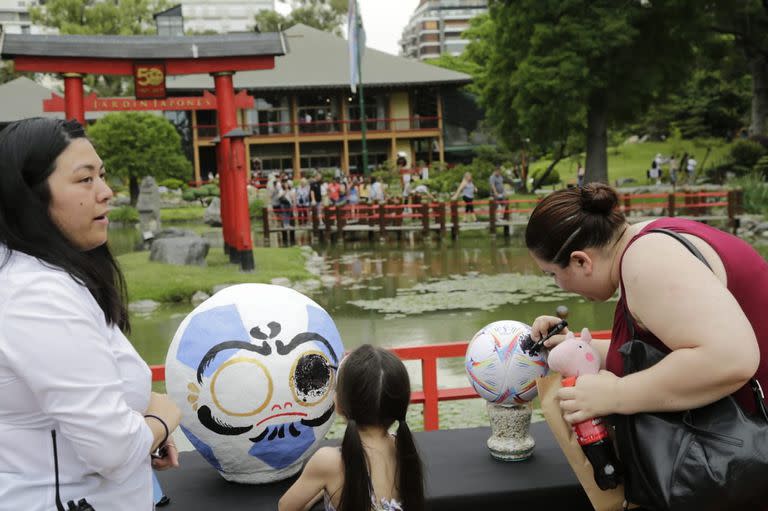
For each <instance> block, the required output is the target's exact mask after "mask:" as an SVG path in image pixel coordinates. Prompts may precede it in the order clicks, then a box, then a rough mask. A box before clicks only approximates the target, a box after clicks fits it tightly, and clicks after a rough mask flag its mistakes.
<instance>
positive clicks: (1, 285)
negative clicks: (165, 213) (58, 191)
mask: <svg viewBox="0 0 768 511" xmlns="http://www.w3.org/2000/svg"><path fill="white" fill-rule="evenodd" d="M6 253H7V250H6V249H5V247H3V246H2V245H0V258H1V257H3V256H4V255H5V254H6ZM1 260H2V259H0V261H1ZM150 392H151V373H150V370H149V367H147V364H146V363H145V362H144V361H143V360H142V359H141V357H139V355H138V354H137V353H136V350H135V349H134V348H133V346H132V345H131V344H130V342H129V341H128V339H126V337H125V336H124V335H123V334H122V333H121V332H120V330H119V329H118V328H116V327H109V326H107V324H106V321H105V318H104V314H103V313H102V311H101V309H100V308H99V306H98V304H97V303H96V301H95V300H94V298H93V296H92V295H91V294H90V292H89V291H88V289H87V288H85V287H84V286H82V285H80V284H78V283H76V282H75V281H74V280H73V279H72V278H71V277H70V276H69V275H68V274H67V273H65V272H63V271H60V270H56V269H52V268H49V267H47V266H45V265H44V264H42V263H41V262H40V261H38V260H37V259H35V258H33V257H30V256H28V255H26V254H21V253H18V252H14V253H12V255H11V258H10V260H9V262H8V263H7V264H6V265H5V266H3V267H2V268H0V509H23V510H25V511H38V510H39V511H54V510H55V509H56V506H55V504H54V467H53V445H52V441H51V429H54V428H55V429H56V437H57V444H58V457H59V478H60V489H61V500H62V501H63V502H64V506H65V507H66V502H67V501H68V500H75V501H77V500H79V499H81V498H86V499H87V500H88V502H89V503H90V504H91V505H92V506H93V507H94V508H95V509H96V510H97V511H106V510H109V511H123V510H125V511H128V510H130V511H137V510H138V511H149V510H151V509H152V507H153V504H152V471H151V466H150V458H149V450H150V446H151V444H152V441H153V438H152V432H151V430H150V429H149V427H148V426H147V425H146V423H145V422H144V419H143V416H142V415H143V412H144V410H146V408H147V406H148V404H149V397H150Z"/></svg>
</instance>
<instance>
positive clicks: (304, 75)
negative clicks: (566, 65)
mask: <svg viewBox="0 0 768 511" xmlns="http://www.w3.org/2000/svg"><path fill="white" fill-rule="evenodd" d="M284 34H285V40H286V44H287V52H286V54H285V55H284V56H282V57H280V58H279V59H275V68H274V69H271V70H268V71H243V72H239V73H236V74H235V76H234V84H235V87H236V88H239V89H254V90H277V89H323V88H325V89H328V88H331V89H333V88H347V87H349V49H348V43H347V41H346V40H345V39H342V38H341V37H338V36H335V35H333V34H331V33H329V32H323V31H322V30H317V29H315V28H312V27H308V26H306V25H302V24H298V25H294V26H293V27H291V28H289V29H288V30H286V31H285V32H284ZM362 68H363V83H364V85H365V86H366V87H398V86H414V85H464V84H467V83H470V82H471V81H472V77H471V76H469V75H468V74H465V73H459V72H457V71H451V70H448V69H443V68H440V67H437V66H432V65H429V64H424V63H421V62H418V61H415V60H409V59H406V58H403V57H396V56H394V55H390V54H388V53H384V52H381V51H378V50H374V49H372V48H366V50H365V53H364V55H363V60H362ZM166 85H167V88H168V89H169V90H199V89H212V88H213V86H214V85H213V78H211V77H210V76H209V75H203V74H197V75H186V76H169V77H168V81H167V82H166Z"/></svg>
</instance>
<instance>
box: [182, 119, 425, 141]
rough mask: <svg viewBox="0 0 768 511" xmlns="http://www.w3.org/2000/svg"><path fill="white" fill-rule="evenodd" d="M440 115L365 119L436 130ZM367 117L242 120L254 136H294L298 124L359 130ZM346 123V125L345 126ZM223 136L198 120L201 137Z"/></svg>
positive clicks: (385, 127) (375, 127) (376, 126)
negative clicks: (258, 121) (248, 122)
mask: <svg viewBox="0 0 768 511" xmlns="http://www.w3.org/2000/svg"><path fill="white" fill-rule="evenodd" d="M439 123H440V118H439V117H435V116H423V117H422V116H414V117H376V118H368V119H366V120H365V127H366V130H367V131H368V132H369V133H371V132H373V133H377V132H392V131H394V132H401V131H420V130H431V131H433V130H436V129H437V128H438V126H439ZM362 124H363V121H361V120H360V119H346V120H340V119H327V120H321V121H299V122H292V121H285V122H260V123H253V124H241V125H240V128H242V129H243V130H245V131H247V132H250V133H252V134H253V136H282V137H285V136H290V135H293V133H294V128H296V130H297V131H298V133H299V134H300V135H326V134H341V133H344V132H345V131H346V132H349V133H359V132H360V131H361V129H362ZM345 127H346V129H345ZM217 136H219V128H218V126H217V125H215V124H198V125H197V137H198V138H199V139H201V140H207V139H212V138H215V137H217Z"/></svg>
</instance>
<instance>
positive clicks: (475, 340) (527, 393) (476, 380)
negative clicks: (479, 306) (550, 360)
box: [465, 320, 548, 405]
mask: <svg viewBox="0 0 768 511" xmlns="http://www.w3.org/2000/svg"><path fill="white" fill-rule="evenodd" d="M530 332H531V327H529V326H528V325H526V324H524V323H520V322H519V321H509V320H508V321H496V322H494V323H491V324H489V325H486V326H485V327H483V329H482V330H480V331H479V332H477V333H476V334H475V336H474V337H472V340H471V341H470V342H469V346H468V347H467V354H466V359H465V368H466V370H467V376H468V377H469V381H470V383H471V384H472V387H474V389H475V390H476V391H477V393H478V394H480V396H481V397H483V398H484V399H486V400H487V401H490V402H491V403H495V404H500V405H512V404H523V403H527V402H528V401H530V400H532V399H533V398H535V397H536V394H537V390H536V378H538V377H540V376H544V375H546V374H547V371H548V367H547V360H546V358H545V356H544V355H543V354H541V353H540V354H538V355H535V356H530V355H529V354H528V353H526V352H525V351H523V349H522V347H521V345H520V342H521V341H522V339H523V338H525V337H526V336H527V335H529V334H530Z"/></svg>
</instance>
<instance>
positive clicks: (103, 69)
mask: <svg viewBox="0 0 768 511" xmlns="http://www.w3.org/2000/svg"><path fill="white" fill-rule="evenodd" d="M0 41H1V42H0V44H2V46H1V47H0V58H2V59H12V60H14V63H15V68H16V70H17V71H28V72H41V73H60V74H61V75H62V76H63V78H64V111H65V116H66V118H67V119H77V120H78V121H79V122H80V123H81V124H83V125H85V106H86V98H84V95H83V77H84V76H85V75H86V74H100V75H122V76H134V83H135V85H136V88H137V97H139V94H138V93H139V88H140V87H142V92H145V93H146V94H147V95H145V96H144V97H145V98H155V99H158V98H160V99H162V98H164V97H165V77H166V76H167V75H185V74H198V73H208V74H210V75H212V76H213V78H214V84H215V87H216V110H217V113H218V121H219V137H220V140H219V143H218V146H217V162H218V169H219V187H220V188H221V203H222V206H221V217H222V225H223V233H224V250H225V251H226V252H227V253H228V254H229V257H230V261H232V262H236V263H239V264H240V267H241V269H242V270H244V271H249V270H253V269H254V260H253V251H252V249H253V243H252V241H251V225H250V223H251V222H250V216H249V213H248V194H247V190H246V183H247V177H248V162H247V157H246V154H245V142H244V140H243V138H244V137H245V136H247V135H248V133H246V132H244V131H243V130H241V129H239V128H238V125H237V111H236V106H235V104H236V101H235V92H234V86H233V82H232V76H233V75H234V74H235V72H237V71H251V70H260V69H272V68H274V67H275V56H280V55H284V54H285V45H284V43H283V40H282V37H281V35H280V34H278V33H265V34H256V33H253V34H250V33H249V34H227V35H216V36H191V37H188V36H175V37H159V36H75V35H27V34H7V35H5V37H4V38H2V39H0ZM52 99H53V98H52ZM88 100H89V102H91V101H95V98H92V97H89V98H88ZM49 101H50V100H49ZM151 101H152V100H151V99H149V100H148V102H151ZM104 109H105V110H106V109H109V108H104ZM176 109H183V108H176Z"/></svg>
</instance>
